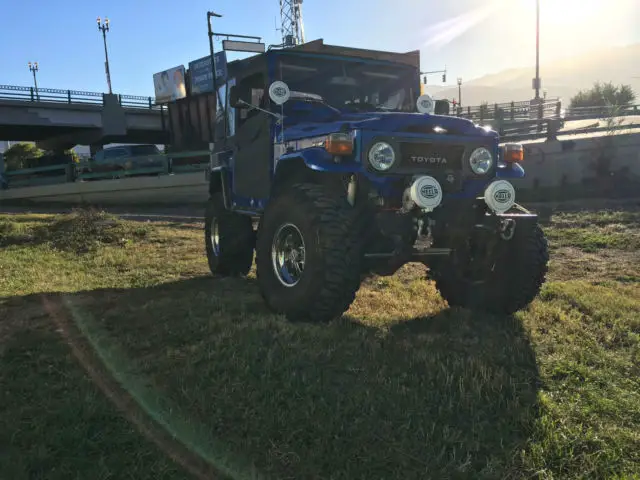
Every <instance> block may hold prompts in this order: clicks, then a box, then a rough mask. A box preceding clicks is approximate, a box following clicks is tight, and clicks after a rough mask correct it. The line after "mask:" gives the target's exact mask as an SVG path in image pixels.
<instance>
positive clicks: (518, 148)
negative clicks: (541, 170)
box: [502, 143, 524, 163]
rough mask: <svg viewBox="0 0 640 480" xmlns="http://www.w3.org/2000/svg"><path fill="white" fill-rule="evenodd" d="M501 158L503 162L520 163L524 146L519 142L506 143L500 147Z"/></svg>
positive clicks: (522, 158) (522, 159)
mask: <svg viewBox="0 0 640 480" xmlns="http://www.w3.org/2000/svg"><path fill="white" fill-rule="evenodd" d="M502 159H503V161H504V162H505V163H522V162H523V161H524V147H523V146H522V145H521V144H519V143H507V144H505V145H504V146H503V147H502Z"/></svg>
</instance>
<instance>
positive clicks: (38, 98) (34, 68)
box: [29, 62, 40, 101]
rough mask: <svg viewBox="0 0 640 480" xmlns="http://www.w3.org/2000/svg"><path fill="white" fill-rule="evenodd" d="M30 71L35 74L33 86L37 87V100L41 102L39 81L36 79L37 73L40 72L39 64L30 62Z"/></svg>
mask: <svg viewBox="0 0 640 480" xmlns="http://www.w3.org/2000/svg"><path fill="white" fill-rule="evenodd" d="M29 70H30V71H31V73H33V85H34V86H35V87H36V99H37V100H38V101H40V94H39V93H38V80H37V79H36V72H37V71H38V62H34V63H33V64H32V63H31V62H29Z"/></svg>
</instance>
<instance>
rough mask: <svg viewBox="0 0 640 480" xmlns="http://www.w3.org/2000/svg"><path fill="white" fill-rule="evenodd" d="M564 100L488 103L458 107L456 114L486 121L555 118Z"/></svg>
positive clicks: (454, 113) (559, 112)
mask: <svg viewBox="0 0 640 480" xmlns="http://www.w3.org/2000/svg"><path fill="white" fill-rule="evenodd" d="M561 111H562V102H561V100H560V99H559V98H550V99H541V100H540V102H539V103H534V102H533V101H531V100H526V101H522V102H507V103H493V104H489V103H486V104H484V105H477V106H473V107H456V108H455V111H454V112H453V113H452V114H453V115H455V116H458V117H463V118H468V119H469V120H474V121H479V122H484V121H487V120H493V119H498V118H501V119H505V120H510V121H517V120H531V119H541V118H553V117H557V116H559V115H560V114H561Z"/></svg>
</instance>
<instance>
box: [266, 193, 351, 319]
mask: <svg viewBox="0 0 640 480" xmlns="http://www.w3.org/2000/svg"><path fill="white" fill-rule="evenodd" d="M353 220H354V216H353V209H352V207H351V206H350V205H349V204H348V203H347V202H346V200H345V199H344V198H343V197H341V196H339V195H335V194H333V193H332V192H330V191H329V190H327V189H326V188H325V187H323V186H321V185H315V184H307V183H299V184H294V185H291V186H290V187H288V188H286V189H285V190H284V191H282V192H281V194H280V195H278V196H277V197H276V198H274V199H273V200H272V201H271V202H270V203H269V205H268V206H267V209H266V211H265V213H264V216H263V218H262V219H261V221H260V226H259V227H258V236H257V243H256V268H257V277H258V284H259V287H260V292H261V294H262V297H263V298H264V300H265V302H266V303H267V305H268V306H269V307H270V308H271V309H272V310H273V311H275V312H277V313H280V314H284V315H285V316H286V317H287V319H288V320H290V321H311V322H328V321H331V320H333V319H335V318H337V317H339V316H341V315H342V314H343V313H344V312H345V311H346V310H348V308H349V306H350V305H351V303H352V302H353V300H354V299H355V295H356V292H357V291H358V289H359V288H360V268H361V263H362V249H361V246H360V243H359V242H358V241H357V236H356V235H355V232H354V225H353V223H354V222H353ZM285 223H290V224H292V225H295V227H296V228H297V229H298V230H299V232H300V234H301V236H302V238H303V240H304V244H305V266H304V270H303V272H302V274H301V276H300V279H299V281H298V283H297V284H295V285H293V286H286V285H284V284H283V283H282V282H281V281H280V279H279V277H278V275H277V273H276V271H275V268H276V267H275V266H274V262H273V260H272V249H273V243H274V236H275V235H276V233H277V231H278V229H279V228H280V226H281V225H283V224H285Z"/></svg>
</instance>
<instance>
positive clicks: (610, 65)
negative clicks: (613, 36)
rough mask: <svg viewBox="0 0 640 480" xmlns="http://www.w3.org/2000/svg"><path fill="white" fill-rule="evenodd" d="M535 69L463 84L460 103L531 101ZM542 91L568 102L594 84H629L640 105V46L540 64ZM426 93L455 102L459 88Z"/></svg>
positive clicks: (514, 70) (433, 89)
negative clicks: (598, 82) (597, 82)
mask: <svg viewBox="0 0 640 480" xmlns="http://www.w3.org/2000/svg"><path fill="white" fill-rule="evenodd" d="M533 77H535V66H533V65H532V66H531V67H528V68H512V69H508V70H503V71H501V72H497V73H491V74H488V75H485V76H483V77H480V78H477V79H474V80H470V81H469V82H464V83H463V84H462V104H463V105H468V106H476V105H480V104H481V103H482V102H483V101H486V102H489V103H503V102H510V101H523V100H529V99H531V98H533V95H534V91H533V89H532V85H531V82H532V79H533ZM540 77H541V78H542V89H543V90H546V92H547V96H548V97H560V98H562V100H563V103H568V102H569V100H570V99H571V97H573V96H574V95H575V94H576V93H578V91H580V90H584V89H588V88H590V87H591V86H593V84H594V83H595V82H596V81H600V82H613V83H614V84H615V85H619V84H626V85H630V86H631V87H632V88H633V89H634V91H635V92H636V94H637V95H638V97H639V98H638V100H637V101H638V103H640V44H634V45H627V46H623V47H608V48H603V49H601V50H598V51H592V52H589V54H586V55H581V56H578V57H572V58H565V59H563V60H559V61H554V62H549V63H544V62H541V63H540ZM425 87H426V91H427V92H428V93H430V94H431V95H433V96H434V97H435V98H447V99H450V100H451V99H454V98H455V99H456V100H457V99H458V86H457V85H456V86H429V85H426V86H425Z"/></svg>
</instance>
